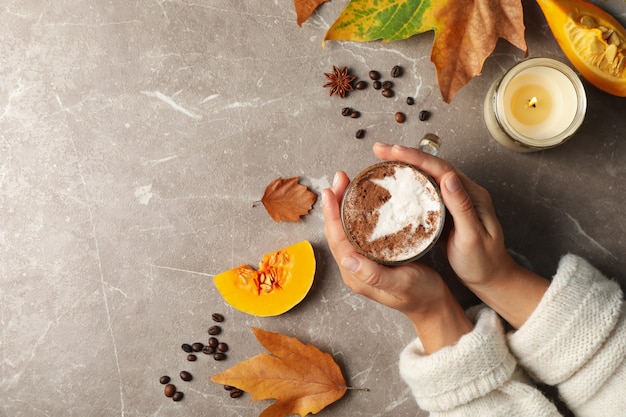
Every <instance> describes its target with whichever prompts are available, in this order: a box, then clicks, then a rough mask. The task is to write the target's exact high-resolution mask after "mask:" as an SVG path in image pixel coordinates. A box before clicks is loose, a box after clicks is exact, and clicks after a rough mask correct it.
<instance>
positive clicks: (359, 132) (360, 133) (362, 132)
mask: <svg viewBox="0 0 626 417" xmlns="http://www.w3.org/2000/svg"><path fill="white" fill-rule="evenodd" d="M355 136H356V138H357V139H363V138H364V137H365V129H359V130H357V131H356V135H355Z"/></svg>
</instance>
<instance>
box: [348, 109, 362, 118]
mask: <svg viewBox="0 0 626 417" xmlns="http://www.w3.org/2000/svg"><path fill="white" fill-rule="evenodd" d="M350 117H352V118H353V119H358V118H359V117H361V112H358V111H356V110H355V111H353V112H352V114H350Z"/></svg>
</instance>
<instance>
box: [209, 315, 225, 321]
mask: <svg viewBox="0 0 626 417" xmlns="http://www.w3.org/2000/svg"><path fill="white" fill-rule="evenodd" d="M211 318H212V319H213V321H216V322H218V323H221V322H223V321H224V316H222V315H221V314H220V313H213V314H211Z"/></svg>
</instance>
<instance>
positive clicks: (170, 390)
mask: <svg viewBox="0 0 626 417" xmlns="http://www.w3.org/2000/svg"><path fill="white" fill-rule="evenodd" d="M175 393H176V387H175V386H174V385H173V384H167V385H166V386H165V389H164V390H163V394H165V396H166V397H172V396H174V394H175Z"/></svg>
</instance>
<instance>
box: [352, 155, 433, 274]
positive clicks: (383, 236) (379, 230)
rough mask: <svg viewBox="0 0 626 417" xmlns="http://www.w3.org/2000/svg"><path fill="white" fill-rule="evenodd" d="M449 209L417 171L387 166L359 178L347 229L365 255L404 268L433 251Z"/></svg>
mask: <svg viewBox="0 0 626 417" xmlns="http://www.w3.org/2000/svg"><path fill="white" fill-rule="evenodd" d="M444 214H445V209H444V206H443V203H442V201H441V196H440V194H439V192H438V190H437V188H436V186H435V185H434V184H433V183H432V182H431V181H430V180H429V178H428V177H427V176H425V175H424V174H423V173H421V172H420V171H419V170H417V169H416V168H415V167H413V166H411V165H407V164H403V163H400V162H383V163H379V164H376V165H373V166H371V167H369V168H368V169H366V170H365V171H363V172H362V173H360V174H359V175H358V176H357V177H356V178H355V179H354V180H353V181H352V183H351V184H350V187H349V188H348V189H347V190H346V193H345V195H344V200H343V207H342V216H343V224H344V229H345V231H346V234H347V235H348V239H349V240H350V241H351V242H352V244H353V245H354V246H355V248H357V250H358V251H359V252H360V253H362V254H363V255H365V256H367V257H369V258H371V259H374V260H377V261H380V262H383V263H401V262H404V261H407V260H411V259H414V258H416V257H418V256H420V255H422V254H423V253H424V252H425V251H427V250H428V249H430V247H431V246H432V243H433V242H434V241H435V240H436V239H437V238H438V237H439V234H440V231H441V228H442V227H443V219H444Z"/></svg>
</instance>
